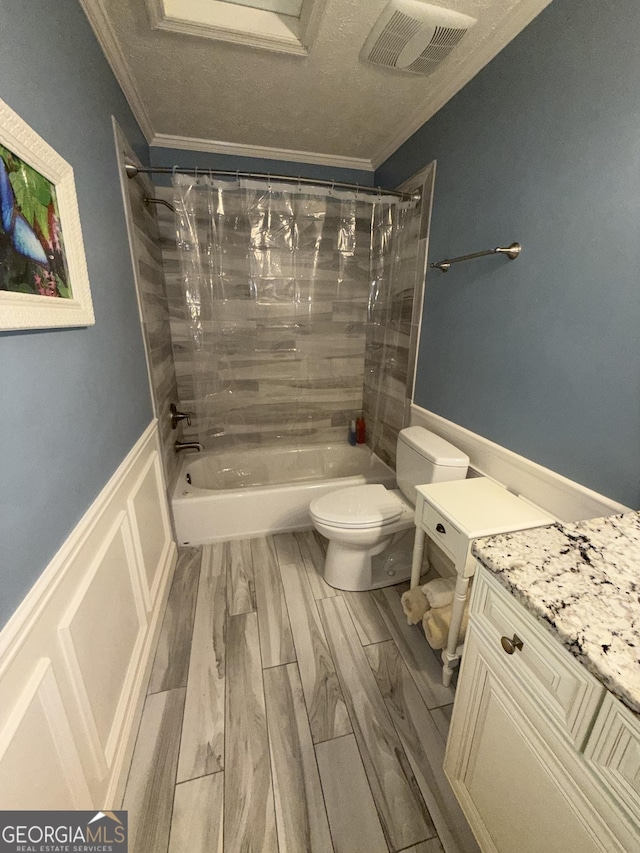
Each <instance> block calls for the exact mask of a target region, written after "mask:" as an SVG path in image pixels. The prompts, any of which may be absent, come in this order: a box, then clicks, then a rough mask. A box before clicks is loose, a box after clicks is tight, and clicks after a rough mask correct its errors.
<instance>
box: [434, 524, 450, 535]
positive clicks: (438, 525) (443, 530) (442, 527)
mask: <svg viewBox="0 0 640 853" xmlns="http://www.w3.org/2000/svg"><path fill="white" fill-rule="evenodd" d="M436 530H437V531H438V533H446V532H447V531H446V530H445V529H444V524H436Z"/></svg>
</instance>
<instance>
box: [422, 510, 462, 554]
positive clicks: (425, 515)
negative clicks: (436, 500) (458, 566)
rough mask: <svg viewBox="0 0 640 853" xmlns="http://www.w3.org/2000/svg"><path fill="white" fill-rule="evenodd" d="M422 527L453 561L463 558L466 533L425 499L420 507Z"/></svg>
mask: <svg viewBox="0 0 640 853" xmlns="http://www.w3.org/2000/svg"><path fill="white" fill-rule="evenodd" d="M422 527H424V529H425V530H426V532H427V536H429V538H430V539H432V540H433V541H434V542H436V543H437V544H438V545H439V547H440V548H442V550H443V551H444V552H445V553H446V554H447V555H448V556H449V557H451V559H452V560H453V562H454V563H459V562H460V561H461V560H464V558H465V556H466V553H467V549H468V547H469V540H468V539H467V537H466V535H465V534H464V533H462V532H461V531H460V530H458V529H457V527H455V526H454V525H453V524H452V523H451V522H450V521H449V519H448V518H445V517H444V516H443V515H441V514H440V513H439V512H438V510H437V509H434V508H433V507H432V506H431V504H428V503H427V502H426V501H425V503H424V506H423V508H422Z"/></svg>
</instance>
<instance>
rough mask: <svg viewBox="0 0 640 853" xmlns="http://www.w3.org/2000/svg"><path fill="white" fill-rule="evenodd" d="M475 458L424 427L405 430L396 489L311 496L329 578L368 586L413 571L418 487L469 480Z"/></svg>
mask: <svg viewBox="0 0 640 853" xmlns="http://www.w3.org/2000/svg"><path fill="white" fill-rule="evenodd" d="M468 467H469V457H468V456H467V455H466V454H464V453H462V452H461V451H460V450H458V449H457V447H454V446H453V445H452V444H450V443H449V442H448V441H445V440H444V439H443V438H440V436H438V435H436V434H435V433H433V432H429V430H426V429H423V428H422V427H418V426H412V427H407V428H406V429H403V430H401V431H400V434H399V435H398V444H397V454H396V480H397V483H398V486H399V489H394V490H393V491H391V490H388V489H386V488H385V487H384V486H381V485H379V484H375V485H364V486H354V487H352V488H349V489H338V490H336V491H335V492H330V493H329V494H328V495H324V496H323V497H321V498H316V499H315V500H313V501H311V505H310V507H309V512H310V514H311V519H312V520H313V524H314V526H315V528H316V530H317V531H318V532H319V533H321V534H322V535H323V536H324V537H326V538H327V539H328V540H329V548H328V550H327V557H326V560H325V565H324V579H325V580H326V582H327V583H328V584H330V585H331V586H334V587H336V588H337V589H347V590H364V589H376V588H377V587H381V586H389V585H390V584H394V583H400V581H403V580H406V579H407V578H408V577H410V575H411V555H412V547H413V530H414V523H413V513H414V507H415V501H416V486H418V485H422V484H424V483H441V482H444V481H445V480H463V479H464V478H465V477H466V476H467V468H468Z"/></svg>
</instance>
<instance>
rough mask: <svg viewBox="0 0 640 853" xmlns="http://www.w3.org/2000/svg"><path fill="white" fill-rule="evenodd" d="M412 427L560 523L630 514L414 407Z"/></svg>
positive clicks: (510, 451) (556, 475)
mask: <svg viewBox="0 0 640 853" xmlns="http://www.w3.org/2000/svg"><path fill="white" fill-rule="evenodd" d="M411 424H412V425H417V426H423V427H425V429H429V430H431V431H432V432H435V433H437V434H438V435H440V436H442V437H443V438H446V439H447V441H450V442H451V443H452V444H454V445H455V446H456V447H458V448H460V450H462V451H464V452H465V453H466V454H467V455H468V456H469V459H470V460H471V467H472V468H474V469H475V470H476V471H477V472H478V473H479V474H481V475H482V476H484V477H489V478H491V479H492V480H495V481H496V482H498V483H501V484H502V485H503V486H506V488H508V489H509V490H510V491H512V492H514V494H517V495H521V496H522V497H523V498H525V499H526V500H528V501H530V502H531V503H533V504H535V505H536V506H538V507H540V508H541V509H544V510H545V511H546V512H548V513H550V514H551V515H553V516H554V517H555V518H557V519H558V520H560V521H581V520H583V519H586V518H599V517H601V516H605V515H612V514H616V513H622V512H630V508H629V507H627V506H624V504H620V503H618V502H617V501H614V500H612V499H611V498H608V497H606V496H605V495H601V494H599V493H598V492H594V491H593V490H592V489H588V488H587V487H586V486H582V485H580V483H576V482H574V481H573V480H570V479H569V478H568V477H563V476H562V474H557V473H556V472H555V471H552V470H551V469H549V468H545V467H544V466H543V465H538V463H537V462H532V461H531V459H527V458H526V457H525V456H520V455H519V454H518V453H514V452H513V451H512V450H508V449H507V448H506V447H502V446H501V445H499V444H495V442H493V441H489V439H487V438H484V437H483V436H481V435H478V434H477V433H474V432H471V430H468V429H465V427H462V426H459V425H458V424H456V423H453V421H449V420H447V419H446V418H443V417H441V416H440V415H436V414H435V413H434V412H430V411H428V410H427V409H423V408H422V407H421V406H417V405H416V404H415V403H414V404H412V406H411Z"/></svg>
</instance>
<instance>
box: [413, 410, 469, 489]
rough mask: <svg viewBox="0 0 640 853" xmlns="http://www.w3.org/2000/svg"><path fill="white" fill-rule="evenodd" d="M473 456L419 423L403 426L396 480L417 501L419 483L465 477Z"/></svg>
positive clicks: (439, 481) (462, 478)
mask: <svg viewBox="0 0 640 853" xmlns="http://www.w3.org/2000/svg"><path fill="white" fill-rule="evenodd" d="M468 467H469V457H468V456H467V454H466V453H463V452H462V451H461V450H458V448H457V447H454V445H453V444H450V443H449V442H448V441H445V439H444V438H440V436H439V435H436V434H435V433H434V432H429V430H428V429H424V428H423V427H419V426H412V427H407V428H406V429H402V430H400V433H399V435H398V445H397V453H396V480H397V481H398V488H399V489H400V490H401V492H402V494H403V495H404V496H405V497H406V498H407V499H408V500H410V501H411V503H412V504H415V502H416V496H417V494H416V486H421V485H423V484H424V483H444V482H445V481H446V480H464V478H465V477H466V476H467V468H468Z"/></svg>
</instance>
